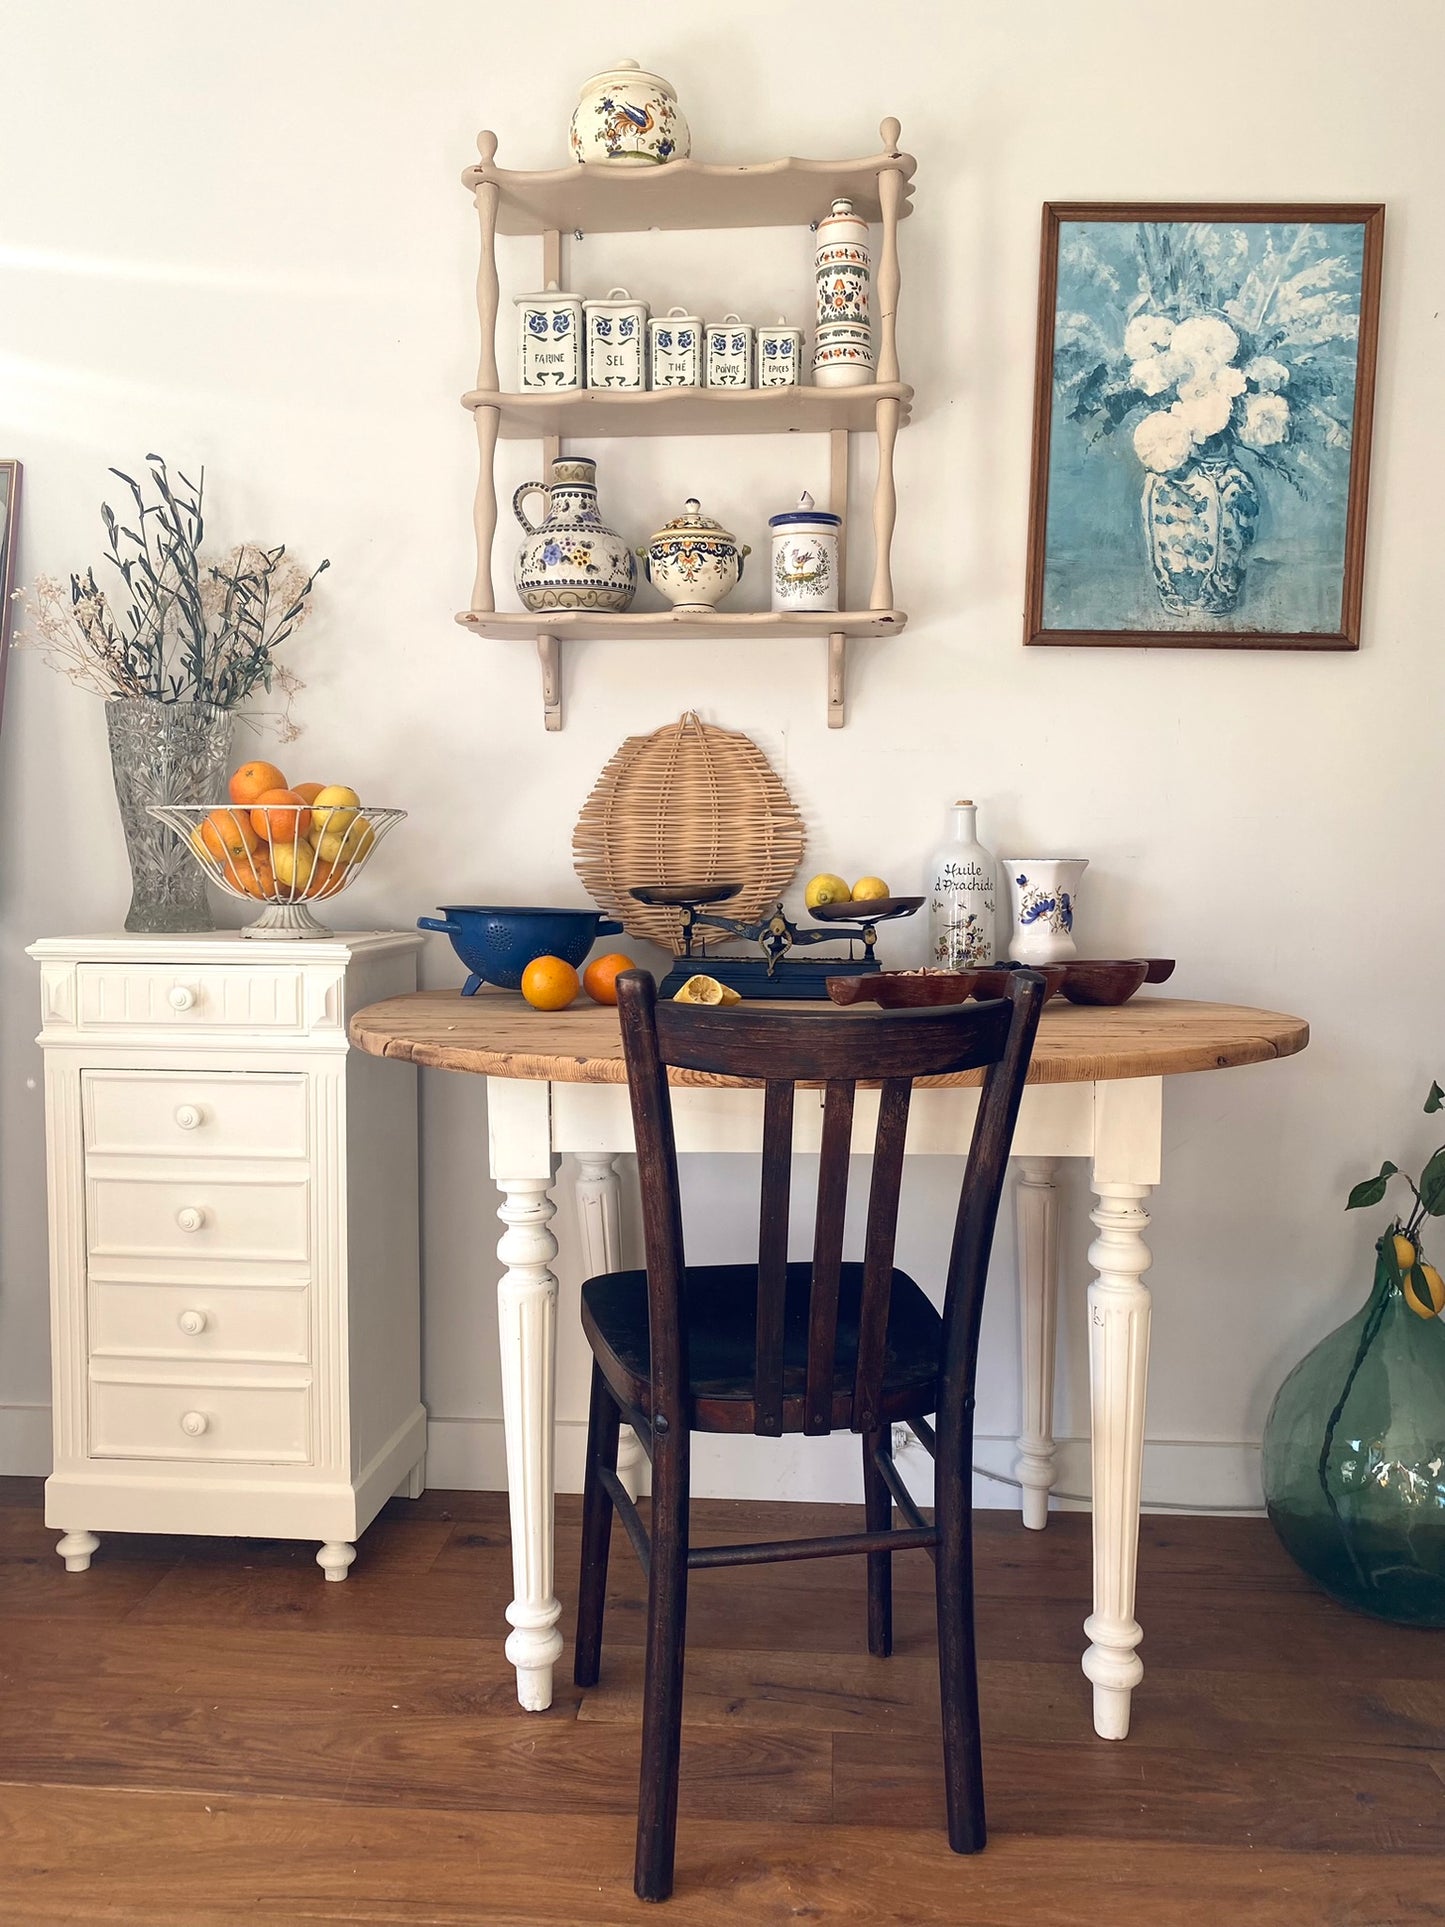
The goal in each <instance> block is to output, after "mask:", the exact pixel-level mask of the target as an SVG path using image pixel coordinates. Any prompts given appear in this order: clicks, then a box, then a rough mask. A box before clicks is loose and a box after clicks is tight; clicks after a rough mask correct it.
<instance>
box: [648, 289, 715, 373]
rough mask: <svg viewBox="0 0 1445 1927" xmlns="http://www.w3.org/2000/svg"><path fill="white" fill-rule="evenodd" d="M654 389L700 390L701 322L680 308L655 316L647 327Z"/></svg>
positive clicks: (670, 309)
mask: <svg viewBox="0 0 1445 1927" xmlns="http://www.w3.org/2000/svg"><path fill="white" fill-rule="evenodd" d="M647 340H648V347H649V350H650V357H649V358H650V361H651V364H652V385H653V387H654V388H701V386H702V322H701V321H700V320H699V318H698V317H697V316H696V315H695V314H684V312H683V310H682V309H681V308H669V309H668V311H667V313H666V314H655V315H654V316H653V317H652V319H651V321H649V322H648V324H647Z"/></svg>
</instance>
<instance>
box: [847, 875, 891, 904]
mask: <svg viewBox="0 0 1445 1927" xmlns="http://www.w3.org/2000/svg"><path fill="white" fill-rule="evenodd" d="M891 894H892V892H891V891H890V890H889V888H888V885H887V884H886V883H885V882H884V881H883V879H882V877H859V879H858V881H857V882H856V883H855V884H854V885H853V901H854V903H875V902H876V901H877V900H878V898H879V897H886V896H890V895H891Z"/></svg>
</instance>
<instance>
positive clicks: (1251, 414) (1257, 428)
mask: <svg viewBox="0 0 1445 1927" xmlns="http://www.w3.org/2000/svg"><path fill="white" fill-rule="evenodd" d="M1288 434H1289V403H1288V402H1287V401H1286V400H1285V398H1284V396H1283V395H1251V396H1250V397H1249V400H1248V401H1247V402H1246V403H1245V404H1244V420H1243V422H1241V424H1240V428H1239V439H1240V440H1241V441H1242V442H1246V443H1247V444H1248V445H1249V447H1250V448H1272V447H1273V446H1274V445H1275V444H1276V443H1277V442H1282V441H1283V440H1284V439H1285V437H1286V436H1287V435H1288Z"/></svg>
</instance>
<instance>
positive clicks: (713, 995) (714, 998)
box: [672, 976, 742, 1004]
mask: <svg viewBox="0 0 1445 1927" xmlns="http://www.w3.org/2000/svg"><path fill="white" fill-rule="evenodd" d="M672 1001H673V1002H674V1003H675V1004H740V1003H741V1002H742V993H741V992H740V991H736V990H733V989H731V988H730V987H729V986H728V985H727V984H720V983H719V982H718V980H717V978H716V977H703V976H698V977H689V978H688V980H687V982H686V983H685V984H684V985H683V986H682V988H681V990H679V991H678V992H677V994H676V995H675V996H674V998H673V1000H672Z"/></svg>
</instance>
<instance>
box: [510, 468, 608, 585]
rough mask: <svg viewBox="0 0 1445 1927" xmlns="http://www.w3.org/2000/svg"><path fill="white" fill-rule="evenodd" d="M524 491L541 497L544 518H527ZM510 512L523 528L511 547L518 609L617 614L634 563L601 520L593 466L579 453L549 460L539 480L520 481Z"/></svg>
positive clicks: (595, 470)
mask: <svg viewBox="0 0 1445 1927" xmlns="http://www.w3.org/2000/svg"><path fill="white" fill-rule="evenodd" d="M529 495H543V496H545V497H546V499H547V515H546V519H545V520H544V521H542V522H541V523H535V522H532V521H530V520H529V519H528V517H527V515H526V513H525V511H524V510H523V507H522V504H523V502H524V501H525V500H526V499H527V497H528V496H529ZM512 511H513V513H514V514H515V515H516V518H517V520H518V521H519V522H520V523H521V525H522V527H523V528H524V529H525V530H526V531H527V539H526V541H525V542H524V543H523V544H522V546H521V548H520V549H519V550H518V551H517V565H516V572H515V574H516V583H517V594H518V595H519V596H520V597H521V598H522V606H523V608H524V609H534V610H539V611H540V610H544V609H606V610H612V611H613V612H614V613H620V612H621V611H622V610H624V609H629V608H631V606H632V598H633V596H634V595H636V593H637V565H636V564H635V563H634V562H633V560H632V551H631V549H630V548H629V547H628V546H627V543H626V542H625V540H624V539H623V538H622V536H620V535H618V534H617V533H616V532H615V531H614V530H612V529H609V528H608V526H607V524H606V523H605V522H604V521H603V520H602V515H601V511H600V510H599V509H598V506H597V464H596V462H594V461H592V460H590V459H589V458H588V457H587V456H585V455H566V456H563V457H562V458H561V459H560V460H559V461H555V462H553V464H552V467H551V474H550V476H549V479H548V480H547V481H545V482H524V483H523V484H522V486H521V488H519V489H518V490H517V492H516V494H515V495H514V496H513V497H512Z"/></svg>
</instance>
